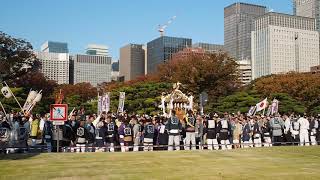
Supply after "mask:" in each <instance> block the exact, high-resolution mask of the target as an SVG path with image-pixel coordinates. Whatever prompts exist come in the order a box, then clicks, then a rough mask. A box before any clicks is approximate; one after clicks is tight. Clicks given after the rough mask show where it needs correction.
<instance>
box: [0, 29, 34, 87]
mask: <svg viewBox="0 0 320 180" xmlns="http://www.w3.org/2000/svg"><path fill="white" fill-rule="evenodd" d="M39 68H40V62H39V61H38V60H37V59H36V57H35V55H34V53H33V49H32V45H31V44H30V43H29V42H27V41H25V40H23V39H19V38H13V37H11V36H9V35H7V34H5V33H3V32H1V31H0V80H4V81H14V80H15V79H16V78H19V77H22V76H24V75H26V74H27V73H29V72H35V71H38V70H39Z"/></svg>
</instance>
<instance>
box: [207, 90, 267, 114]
mask: <svg viewBox="0 0 320 180" xmlns="http://www.w3.org/2000/svg"><path fill="white" fill-rule="evenodd" d="M260 100H261V97H260V96H259V94H257V92H255V91H247V92H246V91H240V92H236V93H234V94H232V95H229V96H225V97H221V98H219V100H218V101H217V102H216V103H211V104H209V105H208V106H207V107H206V110H207V111H209V112H212V111H215V112H219V113H223V112H230V113H237V112H238V111H240V112H241V113H247V112H248V110H249V108H250V107H251V106H254V105H256V104H257V103H258V102H259V101H260Z"/></svg>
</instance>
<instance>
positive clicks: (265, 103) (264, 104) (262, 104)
mask: <svg viewBox="0 0 320 180" xmlns="http://www.w3.org/2000/svg"><path fill="white" fill-rule="evenodd" d="M256 107H257V108H256V112H259V111H262V110H264V109H265V108H267V107H268V99H267V98H265V99H264V100H263V101H261V102H259V103H258V104H257V105H256Z"/></svg>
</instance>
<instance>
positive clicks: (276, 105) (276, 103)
mask: <svg viewBox="0 0 320 180" xmlns="http://www.w3.org/2000/svg"><path fill="white" fill-rule="evenodd" d="M278 109H279V101H278V100H277V99H274V100H273V101H272V105H271V115H275V114H277V113H278Z"/></svg>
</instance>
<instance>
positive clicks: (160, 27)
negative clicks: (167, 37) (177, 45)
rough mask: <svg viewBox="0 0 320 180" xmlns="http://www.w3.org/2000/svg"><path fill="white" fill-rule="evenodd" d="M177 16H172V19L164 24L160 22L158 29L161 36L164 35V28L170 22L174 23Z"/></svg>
mask: <svg viewBox="0 0 320 180" xmlns="http://www.w3.org/2000/svg"><path fill="white" fill-rule="evenodd" d="M176 17H177V16H173V17H172V18H170V20H169V21H168V22H167V23H166V24H164V25H160V24H159V27H158V31H159V32H160V36H161V37H162V36H164V30H165V29H166V28H167V27H168V25H169V24H171V23H172V21H173V20H174V19H175V18H176Z"/></svg>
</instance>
